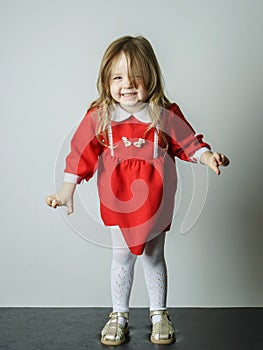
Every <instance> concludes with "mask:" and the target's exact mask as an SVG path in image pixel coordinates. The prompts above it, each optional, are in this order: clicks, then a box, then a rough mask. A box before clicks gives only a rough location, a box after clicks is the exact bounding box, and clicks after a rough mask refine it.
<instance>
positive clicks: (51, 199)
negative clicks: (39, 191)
mask: <svg viewBox="0 0 263 350" xmlns="http://www.w3.org/2000/svg"><path fill="white" fill-rule="evenodd" d="M75 188H76V185H75V184H72V183H68V182H64V183H63V185H62V187H61V190H60V191H59V192H58V193H57V194H50V195H48V196H47V197H46V203H47V205H48V206H50V207H52V208H57V207H61V206H65V207H67V214H68V215H70V214H72V213H73V212H74V205H73V195H74V191H75Z"/></svg>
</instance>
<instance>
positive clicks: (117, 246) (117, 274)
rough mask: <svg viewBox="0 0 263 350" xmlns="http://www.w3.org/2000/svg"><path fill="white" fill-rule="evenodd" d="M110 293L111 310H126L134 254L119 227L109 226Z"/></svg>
mask: <svg viewBox="0 0 263 350" xmlns="http://www.w3.org/2000/svg"><path fill="white" fill-rule="evenodd" d="M111 234H112V243H113V250H112V266H111V295H112V304H113V312H115V311H116V312H128V311H129V301H130V294H131V288H132V284H133V275H134V266H135V262H136V255H133V254H132V253H131V252H130V250H129V248H128V247H127V245H126V243H125V241H124V239H123V237H122V233H121V232H120V229H119V228H111Z"/></svg>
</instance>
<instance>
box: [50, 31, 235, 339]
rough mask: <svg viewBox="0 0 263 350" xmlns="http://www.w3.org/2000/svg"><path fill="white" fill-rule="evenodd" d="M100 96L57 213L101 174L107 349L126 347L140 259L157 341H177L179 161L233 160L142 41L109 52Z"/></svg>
mask: <svg viewBox="0 0 263 350" xmlns="http://www.w3.org/2000/svg"><path fill="white" fill-rule="evenodd" d="M97 88H98V92H99V97H98V99H97V100H96V101H94V102H93V103H92V104H91V106H90V108H89V109H88V111H87V113H86V115H85V117H84V118H83V120H82V122H81V123H80V125H79V127H78V129H77V131H76V132H75V134H74V136H73V138H72V141H71V151H70V153H69V155H68V156H67V158H66V168H65V177H64V182H63V185H62V187H61V189H60V191H59V192H58V193H57V194H54V195H49V196H48V197H47V199H46V201H47V204H48V205H49V206H51V207H53V208H56V207H58V206H66V207H67V213H68V214H71V213H72V212H73V195H74V191H75V188H76V185H77V184H79V183H80V182H82V181H83V180H86V181H88V180H89V179H90V178H91V177H92V176H93V174H94V173H95V171H96V170H97V174H98V192H99V198H100V211H101V216H102V219H103V221H104V223H105V225H107V226H110V230H111V236H112V242H113V257H112V267H111V292H112V303H113V310H112V312H111V313H110V315H109V320H108V322H107V323H106V325H105V327H104V328H103V330H102V332H101V342H102V343H103V344H106V345H120V344H122V343H123V342H125V340H126V336H127V333H128V317H129V313H128V312H129V298H130V292H131V288H132V283H133V273H134V265H135V261H136V259H137V256H140V259H141V261H142V265H143V269H144V275H145V281H146V285H147V289H148V293H149V300H150V318H151V321H152V333H151V338H150V339H151V341H152V342H153V343H156V344H170V343H172V342H173V341H175V330H174V326H173V324H172V322H171V320H170V318H169V313H168V311H167V307H166V296H167V272H166V263H165V258H164V243H165V236H166V231H169V229H170V225H171V221H172V216H173V209H174V197H175V192H176V184H177V178H176V168H175V157H178V158H180V159H183V160H185V161H188V162H200V163H201V164H205V165H207V166H208V167H209V168H210V169H212V170H213V171H214V172H215V173H216V174H218V175H219V174H220V170H219V166H221V165H223V166H227V165H228V164H229V160H228V158H227V157H226V156H225V155H224V154H222V153H216V152H214V153H213V152H211V151H210V149H211V147H210V146H209V145H208V144H207V143H205V142H204V141H203V136H202V135H196V134H195V132H194V130H193V129H192V127H191V126H190V124H189V123H188V122H187V121H186V119H185V117H184V116H183V114H182V112H181V110H180V108H179V107H178V105H176V104H175V103H171V102H170V101H169V100H168V99H167V97H166V96H165V94H164V88H163V83H162V78H161V72H160V67H159V64H158V62H157V59H156V56H155V54H154V51H153V48H152V46H151V44H150V43H149V42H148V40H146V39H145V38H144V37H142V36H136V37H132V36H124V37H121V38H119V39H117V40H115V41H114V42H113V43H111V44H110V45H109V47H108V48H107V50H106V52H105V54H104V57H103V59H102V63H101V67H100V72H99V76H98V81H97Z"/></svg>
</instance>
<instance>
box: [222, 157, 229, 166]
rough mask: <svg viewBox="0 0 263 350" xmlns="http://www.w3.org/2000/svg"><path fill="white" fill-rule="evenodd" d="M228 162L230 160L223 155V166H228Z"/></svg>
mask: <svg viewBox="0 0 263 350" xmlns="http://www.w3.org/2000/svg"><path fill="white" fill-rule="evenodd" d="M229 163H230V160H229V159H228V158H227V157H226V156H224V162H223V166H228V165H229Z"/></svg>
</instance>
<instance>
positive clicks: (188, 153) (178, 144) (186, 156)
mask: <svg viewBox="0 0 263 350" xmlns="http://www.w3.org/2000/svg"><path fill="white" fill-rule="evenodd" d="M164 115H165V118H163V126H162V131H163V132H165V135H166V137H167V138H168V143H169V149H168V152H169V153H170V154H171V155H172V156H174V157H178V158H180V159H182V160H185V161H188V162H196V161H198V158H199V157H200V156H201V154H202V152H203V151H206V150H210V149H211V147H210V145H209V144H208V143H206V142H204V141H203V135H201V134H196V133H195V131H194V129H193V128H192V126H191V125H190V124H189V122H188V121H187V120H186V118H185V117H184V115H183V113H182V112H181V110H180V108H179V106H178V105H177V104H175V103H173V104H172V105H171V107H170V108H169V110H167V111H165V113H164Z"/></svg>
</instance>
